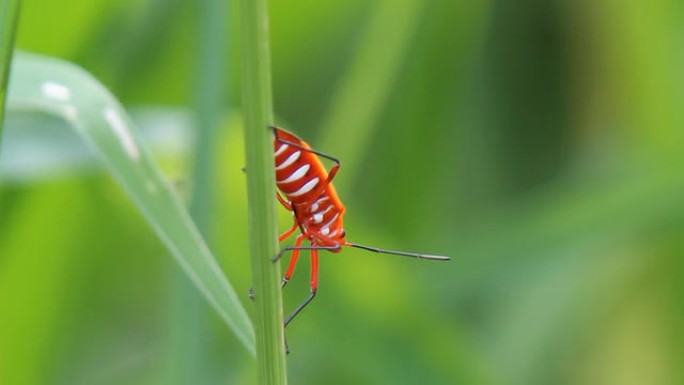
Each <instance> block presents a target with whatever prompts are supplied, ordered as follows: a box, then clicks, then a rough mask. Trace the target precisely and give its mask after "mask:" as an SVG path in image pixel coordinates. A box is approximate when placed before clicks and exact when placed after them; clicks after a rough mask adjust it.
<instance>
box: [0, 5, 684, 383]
mask: <svg viewBox="0 0 684 385" xmlns="http://www.w3.org/2000/svg"><path fill="white" fill-rule="evenodd" d="M211 7H218V8H213V11H212V12H207V9H212V8H211ZM217 9H218V10H219V11H220V12H216V10H217ZM683 11H684V9H683V8H682V5H681V3H680V2H676V1H673V0H655V1H651V2H621V1H617V0H604V1H598V2H594V1H559V2H557V1H550V0H546V1H544V0H523V1H517V2H510V1H503V0H499V1H489V2H487V1H462V2H457V1H449V0H432V1H421V0H391V1H390V0H378V1H372V2H368V1H361V0H330V1H326V2H312V1H300V0H290V1H287V2H286V1H272V2H271V4H270V13H271V27H272V29H271V36H272V40H271V44H272V54H273V57H272V59H273V60H272V61H273V62H272V66H273V82H274V105H275V113H276V116H277V117H278V118H277V123H278V124H280V125H282V126H284V127H286V128H288V129H290V130H292V131H294V132H296V133H297V134H299V135H300V136H302V137H303V138H305V139H307V141H308V142H309V143H311V144H312V146H313V147H314V148H317V149H319V150H320V151H324V152H327V153H330V154H333V155H335V156H337V157H339V158H340V159H341V160H342V169H341V171H340V174H339V179H338V180H337V183H336V185H337V188H338V190H339V192H340V195H341V198H342V199H343V200H344V201H345V204H346V206H347V210H348V211H347V215H346V219H347V225H346V229H347V233H348V239H349V240H351V241H355V242H358V243H364V244H370V245H376V246H380V247H387V248H392V249H403V250H410V251H424V252H431V253H439V254H448V255H451V256H452V257H453V260H452V261H451V262H449V263H432V262H428V261H416V260H410V259H403V258H400V257H393V256H383V255H376V254H369V253H365V252H363V251H360V250H345V251H344V252H342V253H340V254H329V253H326V254H323V256H322V259H321V272H320V291H319V295H318V297H317V299H316V301H314V303H313V304H312V305H311V306H310V307H309V308H307V309H306V311H305V312H303V313H302V315H301V316H300V317H299V318H298V319H297V320H296V322H294V323H293V324H292V325H291V326H290V327H289V328H288V331H287V336H288V340H289V342H290V347H291V349H292V353H291V354H290V356H289V357H288V368H289V377H290V383H293V384H322V383H325V384H352V383H353V384H416V383H421V384H491V385H495V384H597V385H598V384H639V385H643V384H681V383H684V370H683V369H682V366H681V365H680V364H681V362H682V352H683V351H682V349H683V346H684V344H683V342H684V341H683V336H682V331H681V330H682V326H683V323H682V322H683V319H682V314H683V312H682V298H684V293H683V286H682V281H681V278H680V277H681V275H682V273H684V271H683V269H684V267H683V266H682V263H681V258H680V256H681V254H682V252H684V237H683V236H682V235H683V230H684V200H683V199H682V197H684V174H682V172H681V169H682V166H683V165H684V151H682V150H683V149H684V129H683V127H684V110H683V109H682V108H681V104H682V102H683V101H684V75H683V74H684V72H683V71H682V68H684V51H683V49H682V44H681V43H682V41H684V40H682V39H683V38H684V12H683ZM217 14H218V15H219V18H220V28H218V29H216V28H214V29H213V30H211V29H210V30H207V29H206V28H204V27H205V25H206V20H207V18H209V17H216V15H217ZM236 14H237V9H236V6H235V5H234V4H232V3H231V2H221V3H215V2H212V1H211V0H207V1H198V2H194V1H189V0H185V1H182V0H148V1H140V0H124V1H120V0H100V1H92V0H73V1H70V2H68V4H67V3H63V2H55V1H45V0H25V1H24V2H23V9H22V14H21V19H20V24H19V30H18V36H17V46H18V48H20V49H23V50H28V51H32V52H37V53H42V54H46V55H51V56H56V57H59V58H63V59H66V60H69V61H73V62H75V63H77V64H79V65H81V66H83V67H84V68H85V69H86V70H88V71H90V72H91V73H92V74H93V75H94V76H96V77H97V78H98V79H100V80H101V81H102V82H103V83H104V84H105V85H106V86H107V87H108V88H109V89H110V90H111V91H112V92H113V93H114V94H115V95H116V96H117V97H118V98H120V100H121V101H122V102H123V104H124V105H125V106H126V107H127V108H129V111H130V112H131V114H132V116H133V117H134V119H135V120H136V122H137V124H138V127H139V129H140V130H141V132H142V135H143V136H144V137H145V138H146V140H147V141H148V144H149V146H150V147H151V149H152V150H153V153H154V155H155V158H156V159H157V161H158V162H159V163H160V164H161V166H162V168H163V170H164V172H165V174H166V175H167V177H168V178H169V180H170V181H172V182H173V183H174V184H175V186H176V187H177V189H178V190H179V191H180V193H181V194H182V195H184V196H185V197H186V198H187V200H188V202H190V201H191V199H192V198H191V197H193V196H195V197H196V196H198V195H197V194H204V195H201V196H203V197H204V199H206V201H205V202H204V203H206V204H209V207H211V210H210V211H209V212H210V213H211V215H210V216H208V217H207V218H203V219H201V220H199V221H200V222H201V223H200V227H201V228H202V230H203V232H204V234H205V237H206V238H207V239H208V242H209V244H210V245H211V247H212V249H213V250H214V253H215V255H217V257H219V259H220V263H221V264H222V266H223V267H224V270H225V272H226V274H227V275H228V277H229V278H230V280H231V282H233V284H234V285H235V287H236V289H237V291H238V293H239V294H240V295H241V298H242V299H243V303H244V304H245V306H246V307H247V308H248V310H250V311H251V310H252V309H251V305H250V303H249V301H248V299H247V291H248V288H249V287H250V284H251V282H250V280H251V278H250V277H251V273H250V270H249V264H248V260H249V258H248V255H247V245H246V244H247V240H246V230H247V229H246V226H247V219H246V196H245V180H244V175H243V173H242V171H241V168H242V167H243V165H244V160H243V159H244V153H243V149H242V141H241V140H242V139H241V128H240V119H239V80H240V79H239V76H238V73H239V68H238V65H239V60H238V57H237V52H238V51H239V50H238V47H237V44H238V41H239V37H238V36H237V30H238V23H239V20H237V17H236ZM212 25H213V24H212ZM206 52H213V54H209V55H208V56H207V55H206ZM207 57H209V59H207ZM207 60H209V61H210V62H207ZM212 63H213V64H216V63H219V64H220V65H221V66H222V68H223V69H224V71H223V72H222V76H221V77H220V78H218V79H215V81H213V82H212V81H210V82H209V83H207V81H206V79H204V80H202V79H203V78H202V74H203V73H204V71H206V68H208V67H207V66H209V68H210V67H211V64H212ZM217 85H218V86H219V87H218V90H219V91H217V92H216V94H215V95H216V97H215V98H213V99H211V100H209V101H207V100H206V99H203V98H202V97H201V96H198V95H207V94H211V93H207V92H205V91H206V88H207V87H216V86H217ZM220 86H223V87H220ZM207 103H216V104H217V105H220V106H222V107H223V113H222V116H221V117H220V119H218V120H217V121H216V122H214V123H216V127H217V131H216V132H215V135H216V137H215V139H216V140H214V141H213V143H214V146H213V148H211V150H212V151H213V152H207V151H209V149H207V148H202V147H200V148H201V152H202V154H203V155H206V154H207V153H209V154H211V155H210V156H209V161H208V163H207V164H208V165H205V168H202V167H195V166H194V165H195V163H196V162H195V159H198V157H197V156H196V155H197V154H195V152H196V151H195V149H196V148H197V146H196V145H195V140H194V138H195V137H197V135H196V134H197V131H198V128H197V127H211V125H212V124H213V123H212V122H209V124H207V122H205V121H203V119H204V118H206V113H205V111H204V108H206V105H207ZM32 119H33V120H32ZM27 121H29V123H31V122H33V123H32V124H27V123H26V122H27ZM7 123H8V124H7V126H6V129H5V130H4V132H3V136H4V137H3V140H2V148H1V149H0V183H1V185H0V378H2V379H3V381H4V382H2V383H3V385H4V384H5V383H7V385H14V384H26V385H30V384H174V383H179V384H183V383H186V384H187V383H193V384H214V383H230V384H246V383H253V382H254V380H255V374H254V371H255V368H254V362H253V359H252V358H251V356H250V355H249V354H248V353H247V351H246V350H245V349H244V348H243V347H242V345H240V344H239V342H238V341H237V339H236V338H235V337H234V336H233V335H232V334H231V332H230V331H229V330H228V329H227V328H226V327H225V325H224V324H223V323H222V321H221V319H220V318H219V317H218V316H217V315H216V314H215V312H214V311H213V310H212V309H211V308H210V307H209V306H207V304H206V301H205V300H204V299H203V298H202V297H201V296H200V295H199V294H197V293H196V291H195V289H194V288H193V287H192V286H191V285H190V284H189V281H188V280H187V278H186V277H185V276H184V275H183V274H182V273H181V270H180V269H179V268H178V266H177V265H176V264H175V263H174V262H173V261H172V259H171V258H168V254H169V253H168V251H167V250H166V249H165V248H164V247H163V246H162V244H161V243H160V241H159V240H158V239H157V238H156V236H155V235H154V233H153V232H152V231H151V230H150V229H149V227H148V225H147V224H146V223H145V222H144V220H143V219H142V217H141V215H140V213H138V212H137V210H136V208H135V207H134V206H133V205H132V203H131V202H130V201H129V200H128V198H127V197H126V195H125V194H124V193H123V192H122V190H121V188H120V187H119V186H118V185H117V184H116V183H115V182H114V181H113V179H112V178H111V176H109V175H108V174H107V173H106V171H105V170H104V169H103V168H102V167H101V166H100V165H99V162H98V159H97V158H96V157H95V156H94V155H93V154H92V153H91V151H90V150H89V149H88V148H87V147H86V146H85V145H84V144H83V143H81V142H80V141H79V138H78V137H76V136H75V134H73V133H72V132H70V131H69V130H68V129H67V127H66V125H65V123H64V122H60V121H57V120H55V119H50V118H47V117H45V116H30V115H27V114H17V113H14V114H10V116H9V117H8V119H7ZM15 126H23V127H25V126H29V127H31V128H32V129H30V130H28V129H22V130H18V129H13V127H15ZM202 154H200V155H202ZM193 170H194V171H193ZM198 170H199V171H198ZM197 172H207V173H209V174H208V175H209V177H210V178H211V181H212V184H211V188H212V190H211V191H210V192H207V191H203V192H202V191H199V192H198V191H193V190H192V188H191V187H190V185H191V184H192V183H191V181H192V180H194V179H193V175H197V174H196V173H197ZM281 216H282V217H281V220H282V221H281V227H282V229H283V230H285V229H286V228H287V227H288V226H289V224H290V223H291V222H290V221H291V219H290V218H289V217H288V214H287V213H286V212H284V210H281ZM307 292H308V262H307V259H306V258H303V259H302V261H301V262H300V266H299V267H298V270H297V272H296V273H295V279H294V280H293V282H292V283H291V284H290V285H289V286H288V287H287V289H286V290H285V293H284V296H285V306H286V313H287V312H288V310H289V309H292V308H293V307H294V306H296V305H297V304H298V303H299V302H300V301H301V300H303V299H304V297H305V296H306V295H307Z"/></svg>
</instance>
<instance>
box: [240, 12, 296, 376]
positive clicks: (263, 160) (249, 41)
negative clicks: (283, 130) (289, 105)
mask: <svg viewBox="0 0 684 385" xmlns="http://www.w3.org/2000/svg"><path fill="white" fill-rule="evenodd" d="M239 16H240V24H241V25H240V27H241V28H240V32H241V59H242V62H241V67H242V76H241V81H242V109H243V114H244V117H245V149H246V157H247V194H248V203H249V244H250V252H251V254H252V276H253V280H254V290H255V293H256V297H255V304H256V308H257V316H256V317H257V320H256V322H255V326H256V338H257V367H258V378H259V383H260V384H285V383H286V382H287V377H286V371H285V369H286V368H285V352H284V341H283V326H282V322H283V321H282V320H283V310H282V295H281V292H280V268H279V264H274V263H271V258H273V256H275V255H276V253H277V251H278V237H277V230H278V221H277V216H276V206H275V205H276V195H275V193H276V192H275V166H274V162H273V133H272V132H271V130H270V129H268V125H269V124H271V123H272V121H273V106H272V104H273V101H272V94H271V60H270V51H269V50H270V48H269V36H268V31H269V29H268V12H267V7H266V0H241V1H240V13H239Z"/></svg>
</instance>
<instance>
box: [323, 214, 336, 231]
mask: <svg viewBox="0 0 684 385" xmlns="http://www.w3.org/2000/svg"><path fill="white" fill-rule="evenodd" d="M339 216H340V213H335V216H333V217H332V218H330V220H329V221H328V223H326V224H324V225H323V227H322V228H328V229H329V228H330V225H332V224H333V223H335V221H336V220H337V218H339ZM328 231H330V230H328Z"/></svg>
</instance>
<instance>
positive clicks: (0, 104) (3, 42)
mask: <svg viewBox="0 0 684 385" xmlns="http://www.w3.org/2000/svg"><path fill="white" fill-rule="evenodd" d="M19 5H20V0H0V142H1V139H2V127H3V125H4V124H5V99H6V97H7V85H8V84H7V80H8V79H9V71H10V66H11V65H12V51H13V49H14V35H15V31H16V26H17V21H18V19H19Z"/></svg>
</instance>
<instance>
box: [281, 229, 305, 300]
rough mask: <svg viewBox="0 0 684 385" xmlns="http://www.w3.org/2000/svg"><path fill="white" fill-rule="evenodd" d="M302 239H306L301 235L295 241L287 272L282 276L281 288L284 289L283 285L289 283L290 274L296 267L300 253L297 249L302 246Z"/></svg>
mask: <svg viewBox="0 0 684 385" xmlns="http://www.w3.org/2000/svg"><path fill="white" fill-rule="evenodd" d="M304 239H306V238H305V236H304V234H301V235H300V236H298V237H297V239H296V240H295V243H294V247H295V248H294V249H292V257H290V263H289V264H288V265H287V271H286V272H285V275H284V276H283V283H282V284H281V286H280V287H281V288H282V287H285V285H287V283H288V282H290V278H292V273H294V269H295V266H297V258H299V252H300V251H301V249H300V248H299V247H300V246H301V245H302V242H304Z"/></svg>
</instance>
